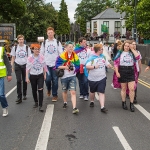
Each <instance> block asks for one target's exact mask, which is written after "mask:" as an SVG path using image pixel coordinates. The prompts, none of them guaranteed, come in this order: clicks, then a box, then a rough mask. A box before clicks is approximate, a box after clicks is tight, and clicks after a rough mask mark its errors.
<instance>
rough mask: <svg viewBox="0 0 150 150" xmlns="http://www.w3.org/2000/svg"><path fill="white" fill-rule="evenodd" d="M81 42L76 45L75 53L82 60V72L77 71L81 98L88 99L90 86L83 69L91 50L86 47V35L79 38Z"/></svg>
mask: <svg viewBox="0 0 150 150" xmlns="http://www.w3.org/2000/svg"><path fill="white" fill-rule="evenodd" d="M78 41H79V44H77V45H76V46H75V49H74V51H75V53H76V54H77V55H78V57H79V60H80V72H78V73H77V78H78V81H79V89H80V97H79V98H80V99H83V98H84V100H85V101H88V96H89V88H88V79H87V77H86V76H85V74H84V72H83V69H84V67H85V63H86V61H87V59H88V58H89V56H90V54H91V50H90V49H87V48H86V39H85V38H84V37H81V38H79V40H78Z"/></svg>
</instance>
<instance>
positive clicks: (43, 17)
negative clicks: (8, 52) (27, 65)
mask: <svg viewBox="0 0 150 150" xmlns="http://www.w3.org/2000/svg"><path fill="white" fill-rule="evenodd" d="M7 1H10V0H7ZM11 1H16V2H17V1H22V0H11ZM0 2H1V0H0ZM22 2H23V3H24V5H25V8H26V9H25V12H24V13H23V12H22V10H21V9H19V8H18V7H17V6H13V7H14V8H15V9H16V10H17V12H18V14H20V16H19V15H14V14H13V13H12V14H11V13H10V12H11V11H9V9H6V8H5V9H6V10H7V11H8V12H9V14H10V15H9V18H8V17H5V16H3V14H2V13H0V22H3V23H16V30H17V31H16V32H17V35H18V34H23V35H24V36H25V39H26V40H27V41H37V37H38V36H45V38H46V29H47V27H49V26H52V27H54V29H56V27H57V17H58V12H57V11H56V10H55V9H54V7H53V6H52V4H50V3H48V4H45V3H44V2H43V0H36V1H35V0H24V1H22ZM5 3H6V0H5ZM18 3H19V2H18ZM1 4H2V3H1ZM13 7H12V5H11V6H10V8H11V9H13Z"/></svg>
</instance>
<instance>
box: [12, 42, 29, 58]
mask: <svg viewBox="0 0 150 150" xmlns="http://www.w3.org/2000/svg"><path fill="white" fill-rule="evenodd" d="M17 46H18V45H15V52H16V50H17ZM26 52H27V56H28V46H27V45H26Z"/></svg>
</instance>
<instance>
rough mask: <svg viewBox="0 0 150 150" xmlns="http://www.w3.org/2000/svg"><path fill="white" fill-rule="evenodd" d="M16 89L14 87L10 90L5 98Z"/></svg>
mask: <svg viewBox="0 0 150 150" xmlns="http://www.w3.org/2000/svg"><path fill="white" fill-rule="evenodd" d="M16 88H17V86H15V87H14V88H13V89H11V90H10V91H9V92H8V93H7V94H6V97H8V96H9V95H10V94H11V93H12V92H13V91H14V90H15V89H16Z"/></svg>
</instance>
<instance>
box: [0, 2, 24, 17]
mask: <svg viewBox="0 0 150 150" xmlns="http://www.w3.org/2000/svg"><path fill="white" fill-rule="evenodd" d="M24 13H25V2H23V1H22V0H0V15H1V16H2V18H3V19H7V20H10V19H11V17H18V18H19V17H20V16H22V15H24Z"/></svg>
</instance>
